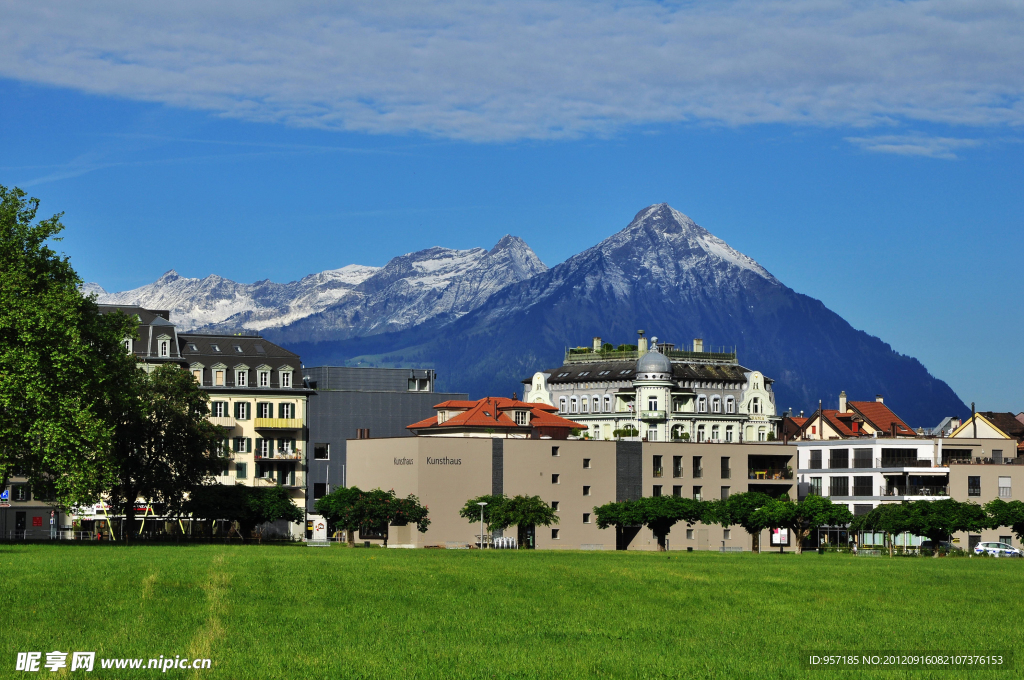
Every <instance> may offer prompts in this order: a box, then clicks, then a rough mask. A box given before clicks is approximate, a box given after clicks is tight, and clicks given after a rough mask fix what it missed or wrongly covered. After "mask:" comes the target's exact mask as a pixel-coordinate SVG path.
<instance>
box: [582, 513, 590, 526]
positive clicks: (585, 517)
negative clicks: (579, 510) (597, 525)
mask: <svg viewBox="0 0 1024 680" xmlns="http://www.w3.org/2000/svg"><path fill="white" fill-rule="evenodd" d="M583 523H584V524H590V513H589V512H585V513H583Z"/></svg>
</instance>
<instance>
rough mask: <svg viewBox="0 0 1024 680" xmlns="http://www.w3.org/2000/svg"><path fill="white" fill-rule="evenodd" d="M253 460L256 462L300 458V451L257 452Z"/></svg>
mask: <svg viewBox="0 0 1024 680" xmlns="http://www.w3.org/2000/svg"><path fill="white" fill-rule="evenodd" d="M255 460H256V461H258V462H263V461H268V460H269V461H274V460H302V452H301V451H293V452H292V453H278V454H263V453H257V454H256V455H255Z"/></svg>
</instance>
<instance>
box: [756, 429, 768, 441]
mask: <svg viewBox="0 0 1024 680" xmlns="http://www.w3.org/2000/svg"><path fill="white" fill-rule="evenodd" d="M767 440H768V431H767V430H765V429H764V428H763V427H759V428H757V441H759V442H763V441H767Z"/></svg>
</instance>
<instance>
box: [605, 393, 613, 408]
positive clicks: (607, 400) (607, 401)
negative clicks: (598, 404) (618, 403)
mask: <svg viewBox="0 0 1024 680" xmlns="http://www.w3.org/2000/svg"><path fill="white" fill-rule="evenodd" d="M604 410H605V411H606V412H611V410H612V398H611V396H610V395H605V398H604Z"/></svg>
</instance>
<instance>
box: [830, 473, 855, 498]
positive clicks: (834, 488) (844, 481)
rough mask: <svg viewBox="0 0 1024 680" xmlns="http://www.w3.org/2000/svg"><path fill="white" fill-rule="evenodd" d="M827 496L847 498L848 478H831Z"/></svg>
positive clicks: (848, 489)
mask: <svg viewBox="0 0 1024 680" xmlns="http://www.w3.org/2000/svg"><path fill="white" fill-rule="evenodd" d="M828 495H829V496H849V495H850V478H849V477H833V478H832V479H830V480H829V483H828Z"/></svg>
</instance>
